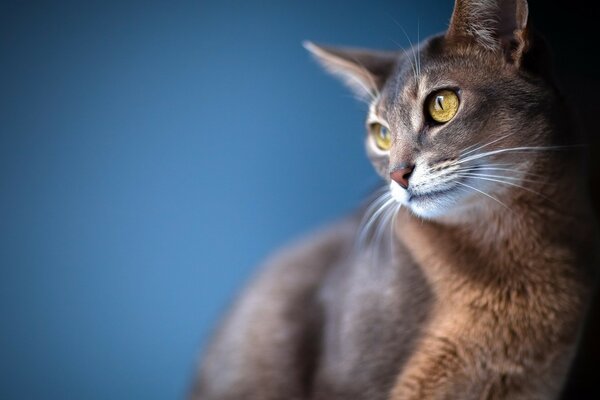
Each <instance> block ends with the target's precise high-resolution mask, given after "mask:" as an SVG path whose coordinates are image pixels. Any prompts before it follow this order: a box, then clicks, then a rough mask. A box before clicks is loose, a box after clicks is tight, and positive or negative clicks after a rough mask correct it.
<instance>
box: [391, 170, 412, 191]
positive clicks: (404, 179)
mask: <svg viewBox="0 0 600 400" xmlns="http://www.w3.org/2000/svg"><path fill="white" fill-rule="evenodd" d="M414 169H415V166H414V165H409V166H406V167H404V168H396V169H395V170H393V171H392V172H391V173H390V177H391V178H392V179H393V180H394V181H396V183H398V185H400V186H402V187H403V188H404V189H406V188H407V187H408V178H410V175H411V174H412V172H413V171H414Z"/></svg>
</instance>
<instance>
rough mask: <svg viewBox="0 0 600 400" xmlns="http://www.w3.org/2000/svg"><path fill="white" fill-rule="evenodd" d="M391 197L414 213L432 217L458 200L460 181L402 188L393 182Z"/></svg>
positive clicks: (446, 209)
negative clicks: (425, 188) (437, 185)
mask: <svg viewBox="0 0 600 400" xmlns="http://www.w3.org/2000/svg"><path fill="white" fill-rule="evenodd" d="M390 192H391V194H392V197H393V198H394V199H395V200H396V201H397V202H398V203H400V204H402V205H404V206H405V207H407V208H409V209H410V210H411V211H412V212H414V213H415V214H417V215H419V216H422V217H426V218H433V217H436V216H440V215H443V214H445V213H446V212H448V211H450V209H451V208H452V207H453V206H454V205H455V204H456V202H457V201H458V197H459V195H460V193H461V183H460V182H458V181H454V182H449V183H447V184H444V185H441V187H431V188H428V189H427V190H423V189H422V188H417V189H416V190H415V188H410V187H409V188H407V189H403V188H401V187H400V186H399V185H397V184H395V183H394V182H392V183H391V185H390Z"/></svg>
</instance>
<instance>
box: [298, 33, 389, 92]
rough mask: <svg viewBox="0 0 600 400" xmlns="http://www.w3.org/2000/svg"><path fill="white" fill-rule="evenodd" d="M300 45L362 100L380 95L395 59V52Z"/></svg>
mask: <svg viewBox="0 0 600 400" xmlns="http://www.w3.org/2000/svg"><path fill="white" fill-rule="evenodd" d="M303 45H304V47H305V48H306V49H307V50H308V51H309V52H310V53H311V54H312V55H313V56H314V57H315V59H316V60H317V61H318V62H319V63H320V64H321V65H322V66H323V67H324V68H325V69H326V70H327V71H328V72H330V73H332V74H333V75H335V76H338V77H340V78H341V79H342V80H343V81H344V83H345V84H346V85H348V86H349V87H350V89H352V91H353V92H354V93H355V94H356V95H358V96H359V97H360V98H363V99H373V98H374V97H375V96H376V95H377V93H379V91H380V90H381V88H382V87H383V85H384V84H385V81H386V80H387V78H388V77H389V76H390V75H391V74H392V72H393V71H394V67H395V65H396V62H397V59H398V53H395V52H385V51H374V50H364V49H352V48H333V47H326V46H317V45H316V44H314V43H312V42H304V43H303Z"/></svg>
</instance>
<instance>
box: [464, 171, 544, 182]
mask: <svg viewBox="0 0 600 400" xmlns="http://www.w3.org/2000/svg"><path fill="white" fill-rule="evenodd" d="M461 174H463V175H471V176H480V177H484V178H497V179H512V180H514V181H518V182H529V183H546V182H543V181H540V180H534V179H527V178H519V177H515V176H506V175H494V174H482V173H479V172H468V171H461Z"/></svg>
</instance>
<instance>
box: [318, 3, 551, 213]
mask: <svg viewBox="0 0 600 400" xmlns="http://www.w3.org/2000/svg"><path fill="white" fill-rule="evenodd" d="M306 47H307V48H308V50H310V51H311V52H312V53H313V55H314V56H315V57H316V58H317V59H318V60H319V61H320V62H321V64H323V65H324V67H325V68H326V69H327V70H328V71H330V72H331V73H333V74H335V75H337V76H339V77H341V78H342V79H343V80H344V81H345V82H346V83H347V84H348V85H349V86H350V87H351V88H352V89H353V90H354V91H355V92H356V93H357V94H358V95H359V96H361V97H363V98H365V99H367V101H368V102H369V104H370V106H369V113H368V117H367V136H366V148H367V153H368V155H369V158H370V159H371V161H372V162H373V165H374V166H375V169H376V170H377V172H378V173H379V174H380V175H381V176H382V177H383V178H384V179H386V180H387V182H388V184H389V189H390V192H391V195H392V197H393V198H394V199H395V200H396V201H397V202H399V203H401V204H402V205H404V206H406V207H408V208H409V209H410V210H411V211H412V212H413V213H415V214H417V215H419V216H422V217H425V218H437V217H440V216H444V215H448V214H452V213H453V212H455V213H456V212H458V213H461V212H464V211H466V212H468V210H469V209H470V208H471V207H473V206H484V207H489V206H490V205H493V204H495V205H496V206H498V205H500V203H502V200H501V199H502V198H503V194H506V193H507V192H510V191H511V190H516V189H518V190H527V188H528V185H529V183H530V182H533V181H534V180H535V179H537V178H539V179H541V180H543V179H544V177H539V176H538V175H534V174H533V172H532V171H533V169H532V168H533V165H535V164H536V161H537V160H538V159H539V158H540V157H547V153H548V152H547V151H544V150H550V149H551V148H552V146H554V145H556V144H557V140H558V139H557V138H556V137H555V135H554V134H553V132H554V131H555V130H554V129H553V127H552V124H553V123H554V122H553V121H554V120H556V119H557V118H556V117H557V115H555V114H556V113H557V112H559V111H557V110H560V108H559V107H558V106H557V104H558V103H559V102H560V101H559V96H557V93H556V90H555V89H554V85H553V84H552V80H551V78H550V73H549V69H548V68H547V64H548V61H547V60H548V57H547V54H546V51H545V47H544V46H543V43H541V41H540V40H539V38H537V37H535V35H534V34H533V33H532V32H531V29H530V28H529V27H528V8H527V2H526V1H525V0H457V1H456V4H455V8H454V12H453V14H452V19H451V22H450V26H449V28H448V31H447V32H446V33H444V34H442V35H439V36H435V37H433V38H430V39H428V40H425V41H424V42H422V43H420V44H419V45H418V46H415V47H414V48H412V49H406V50H401V51H394V52H381V51H370V50H359V49H349V48H331V47H323V46H316V45H314V44H312V43H307V44H306ZM536 177H537V178H536Z"/></svg>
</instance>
